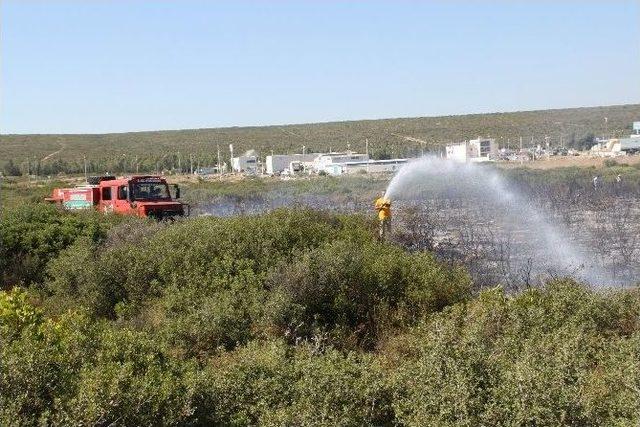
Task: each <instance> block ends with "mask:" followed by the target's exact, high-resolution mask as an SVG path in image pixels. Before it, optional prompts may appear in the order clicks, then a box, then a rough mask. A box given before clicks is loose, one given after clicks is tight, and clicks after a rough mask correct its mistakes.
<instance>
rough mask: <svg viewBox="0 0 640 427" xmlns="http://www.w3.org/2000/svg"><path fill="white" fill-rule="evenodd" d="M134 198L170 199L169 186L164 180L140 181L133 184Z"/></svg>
mask: <svg viewBox="0 0 640 427" xmlns="http://www.w3.org/2000/svg"><path fill="white" fill-rule="evenodd" d="M132 187H133V192H132V195H133V200H149V199H169V198H171V195H170V194H169V188H168V187H167V184H166V183H164V182H147V181H138V182H135V183H134V184H133V186H132Z"/></svg>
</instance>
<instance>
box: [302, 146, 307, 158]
mask: <svg viewBox="0 0 640 427" xmlns="http://www.w3.org/2000/svg"><path fill="white" fill-rule="evenodd" d="M305 154H307V147H306V146H304V145H303V146H302V155H303V156H304V155H305Z"/></svg>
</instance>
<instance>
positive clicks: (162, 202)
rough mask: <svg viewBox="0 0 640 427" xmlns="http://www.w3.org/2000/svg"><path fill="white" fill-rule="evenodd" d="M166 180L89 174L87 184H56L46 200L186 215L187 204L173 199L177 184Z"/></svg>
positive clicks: (144, 213)
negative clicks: (170, 189) (61, 186)
mask: <svg viewBox="0 0 640 427" xmlns="http://www.w3.org/2000/svg"><path fill="white" fill-rule="evenodd" d="M173 187H174V191H175V195H174V197H172V196H171V192H170V191H169V184H167V181H166V180H165V179H164V178H162V177H160V176H151V175H145V176H133V177H128V178H118V179H117V178H115V177H112V176H106V177H92V178H91V180H89V185H84V186H79V187H75V188H56V189H54V190H53V194H52V196H51V197H48V198H47V199H46V200H47V201H49V202H53V203H58V204H60V205H61V206H62V207H63V208H64V209H91V208H94V209H97V210H98V211H100V212H104V213H118V214H123V215H136V216H140V217H151V218H156V219H171V218H175V217H179V216H184V215H188V213H189V206H188V205H185V204H184V203H181V202H179V201H177V199H179V198H180V187H178V185H174V186H173Z"/></svg>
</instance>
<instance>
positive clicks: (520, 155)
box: [518, 137, 524, 165]
mask: <svg viewBox="0 0 640 427" xmlns="http://www.w3.org/2000/svg"><path fill="white" fill-rule="evenodd" d="M518 157H520V164H521V165H522V162H524V160H523V159H522V137H520V153H518Z"/></svg>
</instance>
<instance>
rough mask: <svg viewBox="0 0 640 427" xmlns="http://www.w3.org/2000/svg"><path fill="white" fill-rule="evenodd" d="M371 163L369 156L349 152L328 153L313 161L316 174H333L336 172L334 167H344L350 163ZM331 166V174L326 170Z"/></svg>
mask: <svg viewBox="0 0 640 427" xmlns="http://www.w3.org/2000/svg"><path fill="white" fill-rule="evenodd" d="M367 161H369V155H368V154H358V153H352V152H350V151H347V152H345V153H328V154H322V155H320V156H318V157H316V159H315V160H314V161H313V169H314V170H315V171H316V172H326V173H329V174H330V173H331V172H334V171H335V170H336V167H335V166H333V165H344V164H345V163H348V162H367ZM330 165H331V167H330V169H331V172H330V171H328V170H326V169H327V168H328V167H329V166H330Z"/></svg>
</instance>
